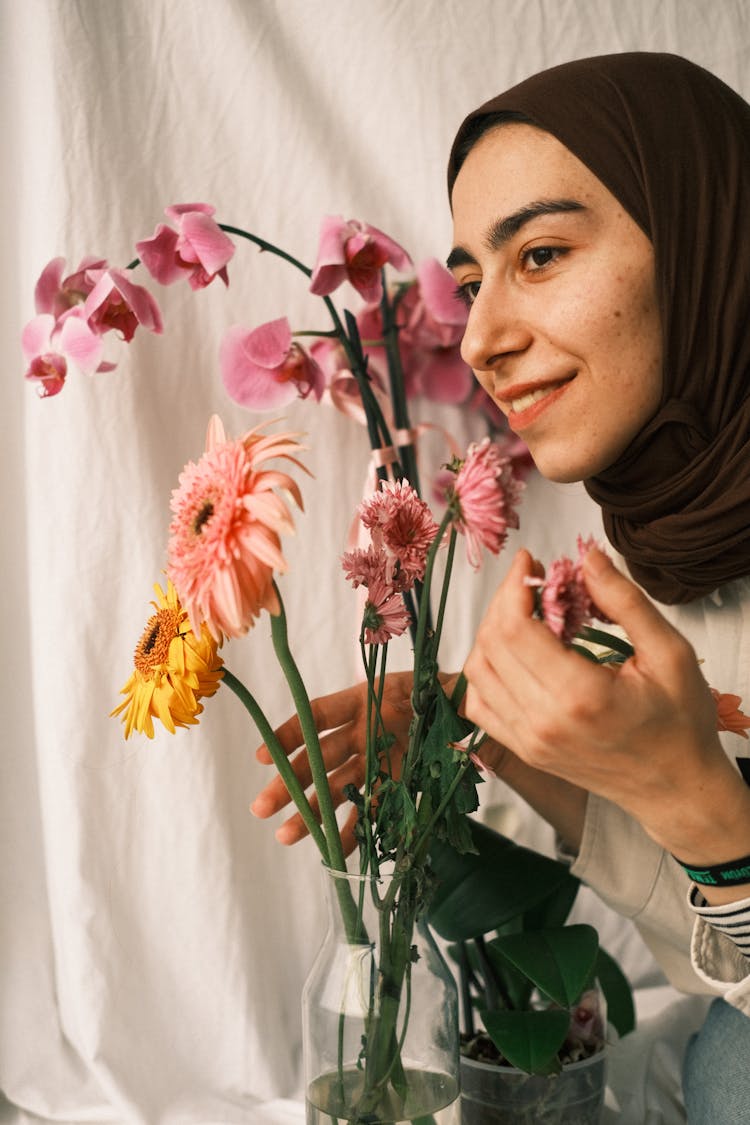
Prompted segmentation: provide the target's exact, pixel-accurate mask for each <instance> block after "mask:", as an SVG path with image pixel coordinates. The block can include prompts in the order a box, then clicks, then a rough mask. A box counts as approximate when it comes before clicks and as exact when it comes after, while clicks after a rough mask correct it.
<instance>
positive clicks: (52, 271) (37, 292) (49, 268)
mask: <svg viewBox="0 0 750 1125" xmlns="http://www.w3.org/2000/svg"><path fill="white" fill-rule="evenodd" d="M106 268H107V263H106V261H105V260H104V259H103V258H93V257H87V258H83V259H82V260H81V262H80V263H79V265H78V268H77V269H76V270H75V271H74V272H73V273H71V274H68V276H67V277H63V274H64V272H65V259H64V258H53V259H52V261H51V262H48V263H47V265H46V266H45V267H44V269H43V270H42V272H41V274H40V275H39V279H38V281H37V283H36V287H35V289H34V307H35V308H36V311H37V312H38V313H51V315H52V316H53V317H54V318H55V320H59V319H60V317H62V316H63V315H64V314H65V313H66V312H68V311H69V310H70V309H72V308H75V307H76V306H77V305H82V304H83V302H84V301H85V300H86V298H87V297H88V295H89V293H90V292H91V290H92V289H93V288H94V284H95V278H94V277H92V273H91V271H92V270H94V271H96V270H103V269H106ZM95 276H98V275H95Z"/></svg>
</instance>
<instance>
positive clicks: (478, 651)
mask: <svg viewBox="0 0 750 1125" xmlns="http://www.w3.org/2000/svg"><path fill="white" fill-rule="evenodd" d="M534 573H537V564H535V563H534V562H533V560H532V559H531V558H530V556H529V555H528V553H527V552H525V551H522V552H519V554H518V555H517V557H516V559H515V561H514V563H513V566H512V568H511V570H510V572H509V574H508V576H507V578H506V580H505V581H504V582H503V583H502V585H501V586H500V588H499V589H498V591H497V593H496V595H495V597H494V598H493V601H492V603H491V605H490V608H489V610H488V612H487V614H486V616H485V618H484V620H483V622H482V625H481V626H480V629H479V632H478V634H477V639H476V643H475V646H474V648H473V650H472V652H471V655H470V657H469V660H468V661H467V664H466V666H465V669H464V671H465V674H466V677H467V680H468V689H467V694H466V704H465V706H466V714H467V716H468V717H469V718H470V719H471V720H472V721H473V722H475V723H476V724H477V725H479V726H481V727H483V728H484V729H485V730H486V731H488V733H489V734H490V735H491V736H492V737H493V738H495V739H496V740H497V741H498V742H500V743H501V744H503V745H505V746H507V747H509V748H510V749H511V750H512V751H513V753H514V754H516V755H517V756H518V758H519V759H520V760H521V761H523V762H524V763H525V764H526V765H527V766H530V767H532V768H533V769H536V770H542V771H544V772H545V773H548V774H552V775H554V776H555V777H558V778H561V779H564V780H565V781H567V782H569V783H572V784H573V785H574V786H578V787H580V789H583V790H588V791H589V792H592V793H597V794H599V795H601V796H603V797H606V798H608V799H609V800H611V801H613V802H615V803H616V804H618V805H620V806H621V807H622V808H623V809H625V810H626V811H627V812H629V813H630V814H631V815H633V816H634V817H635V818H636V819H638V820H639V821H640V822H641V824H642V825H643V827H644V828H645V829H646V831H647V832H648V833H649V834H650V835H651V836H652V837H653V838H654V839H655V840H656V841H657V842H658V843H660V844H661V845H662V846H663V847H665V848H667V849H668V850H669V851H672V852H673V853H674V854H676V855H678V856H679V857H680V859H683V860H684V861H686V862H693V861H696V862H701V863H708V862H712V861H713V862H723V861H725V860H726V859H728V858H731V856H732V855H735V854H736V855H743V854H747V852H750V839H749V838H748V835H749V833H750V793H749V792H748V790H747V788H746V787H745V786H744V785H743V784H742V782H741V779H739V778H738V776H737V774H736V772H735V771H734V769H733V768H732V766H731V765H730V763H729V761H728V759H727V757H726V755H725V754H724V751H723V750H722V748H721V744H720V743H719V740H718V736H717V733H716V707H715V704H714V701H713V698H712V696H711V693H710V690H709V688H708V685H707V683H706V681H705V679H704V678H703V675H702V674H701V671H700V667H699V665H698V662H697V660H696V656H695V653H694V652H693V650H692V648H691V646H690V645H689V644H688V642H687V641H686V640H685V639H684V637H682V636H681V635H680V634H679V633H678V632H677V631H676V630H675V629H674V628H673V627H672V626H671V625H670V624H669V623H668V622H667V621H666V620H665V619H664V617H663V616H662V615H661V614H660V613H659V611H658V610H657V609H656V608H655V606H654V605H653V604H652V603H651V602H650V601H649V600H648V598H646V596H645V595H644V594H643V593H642V592H641V591H640V590H639V588H638V587H637V586H636V585H635V584H634V583H633V582H631V581H630V580H629V579H628V578H626V577H625V576H624V575H622V574H620V573H619V572H618V571H617V570H616V569H615V567H614V566H613V565H612V563H611V562H610V560H609V559H608V558H607V557H606V556H605V555H603V554H602V553H601V552H599V551H591V552H589V554H588V556H587V558H586V563H585V575H586V583H587V586H588V590H589V593H590V595H591V597H592V598H593V599H594V601H595V602H596V604H597V605H598V606H599V607H600V609H601V610H602V611H603V612H604V613H606V614H607V616H608V617H609V618H610V619H611V620H613V621H616V622H617V623H618V624H619V625H621V626H622V628H623V629H624V630H625V632H626V633H627V635H628V637H629V639H630V641H631V642H632V644H633V645H634V647H635V656H634V657H632V658H631V659H630V660H628V661H627V663H626V664H624V665H623V666H622V667H620V668H619V669H618V671H617V673H616V674H614V675H613V674H612V671H611V670H610V669H608V668H606V667H602V666H598V665H595V664H592V663H591V662H590V661H587V660H585V659H584V658H582V657H581V656H580V655H579V654H577V653H576V652H574V651H572V650H570V649H567V648H565V647H563V645H562V644H561V643H560V642H559V641H558V640H557V638H556V637H555V636H554V635H553V634H552V633H551V632H550V630H549V629H548V628H547V627H546V625H544V624H543V623H542V622H540V621H538V620H535V619H534V618H533V617H532V613H533V605H534V599H533V592H532V590H531V589H530V588H529V587H528V586H527V585H526V584H525V581H524V580H525V578H526V577H528V576H531V575H532V574H534ZM511 783H512V782H511ZM719 825H721V829H719ZM730 825H732V826H735V827H734V828H730ZM729 835H733V836H734V838H735V839H736V840H737V845H738V846H740V850H739V851H732V847H733V845H732V843H731V842H730V841H729V840H728V836H729ZM742 840H744V842H745V845H746V846H745V848H744V851H743V850H742V848H741V841H742ZM718 852H720V853H721V854H717V853H718Z"/></svg>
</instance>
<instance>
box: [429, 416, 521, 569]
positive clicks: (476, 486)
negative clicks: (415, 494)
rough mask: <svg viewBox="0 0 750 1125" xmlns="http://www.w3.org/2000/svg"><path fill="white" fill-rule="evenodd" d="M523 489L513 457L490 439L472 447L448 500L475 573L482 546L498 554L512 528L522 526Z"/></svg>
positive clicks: (457, 475) (459, 470) (458, 473)
mask: <svg viewBox="0 0 750 1125" xmlns="http://www.w3.org/2000/svg"><path fill="white" fill-rule="evenodd" d="M522 490H523V484H522V483H521V482H520V481H519V480H518V479H517V478H516V477H515V475H514V473H513V466H512V463H511V461H510V458H508V457H505V456H503V454H502V453H501V452H500V450H499V449H498V447H497V446H496V445H494V444H493V443H492V442H490V439H489V438H484V440H483V441H481V442H473V443H472V444H471V445H470V446H469V449H468V452H467V454H466V460H465V461H464V462H463V463H462V464H461V465H460V467H459V468H458V471H457V473H456V477H455V480H454V482H453V485H452V487H450V488H449V490H448V497H447V499H448V505H449V507H450V508H451V509H452V510H453V513H454V519H453V525H454V527H455V528H456V530H457V531H459V532H460V533H461V534H462V535H465V536H466V554H467V558H468V560H469V562H470V564H471V565H472V566H473V567H474V569H475V570H476V569H477V568H478V566H479V564H480V561H481V552H482V547H486V548H487V550H489V551H491V552H492V553H493V554H495V555H496V554H498V552H499V551H500V550H501V549H502V547H503V546H504V544H505V540H506V539H507V537H508V530H509V528H517V527H518V512H517V511H516V508H517V505H518V503H519V502H520V499H521V492H522Z"/></svg>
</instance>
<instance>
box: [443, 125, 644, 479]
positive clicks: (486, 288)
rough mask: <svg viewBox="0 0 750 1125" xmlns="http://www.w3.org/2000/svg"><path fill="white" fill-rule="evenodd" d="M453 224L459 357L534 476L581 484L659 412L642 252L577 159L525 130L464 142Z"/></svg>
mask: <svg viewBox="0 0 750 1125" xmlns="http://www.w3.org/2000/svg"><path fill="white" fill-rule="evenodd" d="M453 219H454V246H453V250H452V251H451V254H450V256H449V258H448V266H449V268H450V269H451V270H452V272H453V275H454V277H455V279H456V282H457V284H458V287H459V290H460V292H461V295H462V296H463V297H464V299H465V300H466V301H467V303H468V304H469V320H468V324H467V328H466V334H465V336H464V340H463V344H462V348H461V351H462V355H463V357H464V359H465V360H466V362H467V363H468V364H469V366H470V367H472V368H473V370H474V374H475V375H476V377H477V379H478V380H479V382H480V383H481V384H482V386H483V387H484V389H485V390H486V391H487V393H488V394H489V395H490V396H491V398H493V399H494V401H495V402H496V403H497V405H498V406H499V407H500V409H501V410H502V411H503V413H504V414H505V415H506V416H507V418H508V423H509V425H510V426H511V428H512V429H513V430H515V431H516V433H518V434H519V435H520V436H522V437H523V439H524V441H525V442H526V443H527V445H528V447H529V449H530V451H531V454H532V457H533V458H534V461H535V463H536V465H537V467H538V469H539V470H540V472H541V473H542V474H543V475H544V476H546V477H549V478H550V479H551V480H556V481H573V480H583V479H585V478H587V477H591V476H595V475H596V474H597V473H599V472H601V471H602V470H603V469H605V468H607V467H608V466H609V465H611V464H612V463H613V462H614V461H615V460H616V459H617V457H618V456H619V455H620V454H621V453H622V452H623V450H624V449H625V448H626V447H627V446H628V445H629V443H630V442H631V440H632V439H633V438H634V437H635V435H636V434H637V433H638V432H639V430H640V429H641V428H642V427H643V426H644V424H645V423H646V422H647V421H648V420H649V419H650V418H651V417H652V416H653V414H654V413H655V412H656V410H657V408H658V406H659V403H660V400H661V389H662V334H661V325H660V320H659V312H658V308H657V302H656V292H655V283H654V255H653V248H652V246H651V243H650V242H649V240H648V238H647V237H646V235H645V234H644V233H643V231H642V230H641V229H640V228H639V227H638V226H637V225H636V223H635V222H634V221H633V219H631V218H630V216H629V215H628V214H627V213H626V212H625V211H624V210H623V208H622V206H621V205H620V204H619V203H618V202H617V200H616V199H615V197H614V196H613V195H612V194H611V193H610V192H609V191H608V190H607V188H605V187H604V185H603V184H602V183H601V181H600V180H598V179H597V178H596V176H594V174H593V173H592V172H590V171H589V169H588V168H586V166H585V165H584V164H582V163H581V162H580V161H579V160H578V159H577V157H575V156H573V154H572V153H571V152H570V151H569V150H568V149H566V148H565V147H564V145H562V144H561V143H560V142H559V141H558V140H556V139H555V138H554V137H553V136H551V135H550V134H549V133H545V132H543V131H542V130H541V129H537V128H535V127H533V126H531V125H521V124H508V125H501V126H498V127H496V128H494V129H492V130H491V131H490V132H488V133H486V134H485V135H484V136H483V137H482V138H481V139H480V140H479V141H478V142H477V144H476V145H475V146H474V148H473V149H472V150H471V152H470V153H469V155H468V157H467V158H466V161H465V163H464V164H463V166H462V168H461V171H460V172H459V174H458V177H457V179H456V182H455V185H454V188H453Z"/></svg>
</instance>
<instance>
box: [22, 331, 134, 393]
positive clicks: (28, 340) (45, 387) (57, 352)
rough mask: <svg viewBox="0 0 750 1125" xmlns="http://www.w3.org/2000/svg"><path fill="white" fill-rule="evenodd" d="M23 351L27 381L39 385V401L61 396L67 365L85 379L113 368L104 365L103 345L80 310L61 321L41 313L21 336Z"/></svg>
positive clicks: (110, 365) (109, 365) (37, 388)
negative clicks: (71, 364)
mask: <svg viewBox="0 0 750 1125" xmlns="http://www.w3.org/2000/svg"><path fill="white" fill-rule="evenodd" d="M21 347H22V348H23V354H24V358H25V359H26V362H27V363H28V365H29V366H28V369H27V371H26V376H25V377H26V378H27V379H29V380H31V381H32V382H34V383H36V385H37V387H36V390H37V394H38V395H39V397H40V398H51V397H52V396H53V395H56V394H59V393H60V391H61V390H62V389H63V386H64V384H65V378H66V375H67V373H68V361H71V362H73V363H75V364H76V366H77V367H79V368H80V370H81V371H82V372H83V373H84V374H85V375H91V374H93V372H94V371H109V370H111V369H112V366H113V365H112V364H109V363H101V362H100V360H101V355H102V341H101V338H100V337H99V336H97V335H96V333H94V332H92V331H91V329H90V328H89V326H88V324H87V323H86V321H85V320H84V318H83V316H82V315H81V313H80V311H79V310H75V311H71V312H69V313H68V315H66V316H64V317H62V318H61V319H60V320H55V317H54V316H53V315H52V314H51V313H41V314H40V315H39V316H35V317H34V318H33V320H30V321H29V323H28V324H27V325H26V327H25V328H24V330H23V332H22V333H21Z"/></svg>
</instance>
